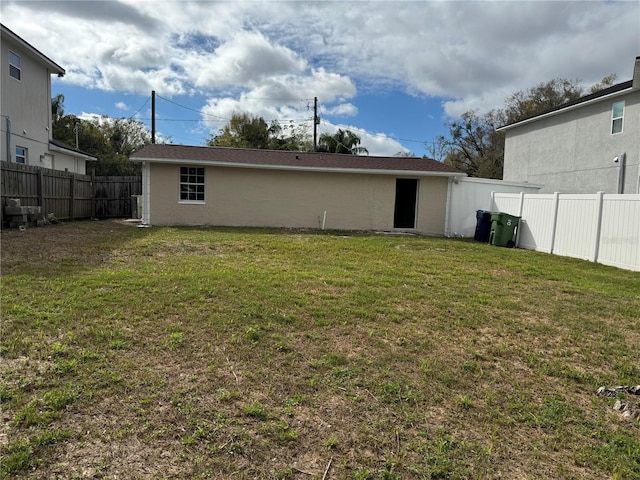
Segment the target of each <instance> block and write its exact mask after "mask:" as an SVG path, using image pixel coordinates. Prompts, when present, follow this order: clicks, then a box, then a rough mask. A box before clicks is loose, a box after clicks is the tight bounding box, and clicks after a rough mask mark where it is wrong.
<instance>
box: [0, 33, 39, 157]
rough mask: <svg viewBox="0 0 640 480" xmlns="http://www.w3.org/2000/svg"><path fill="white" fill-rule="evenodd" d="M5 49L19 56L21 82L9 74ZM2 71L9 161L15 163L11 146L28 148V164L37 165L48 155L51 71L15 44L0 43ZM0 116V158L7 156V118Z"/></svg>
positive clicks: (0, 84) (3, 112)
mask: <svg viewBox="0 0 640 480" xmlns="http://www.w3.org/2000/svg"><path fill="white" fill-rule="evenodd" d="M9 50H11V51H12V52H14V53H15V54H17V55H19V56H20V57H21V67H22V68H21V69H22V75H21V77H22V78H21V80H16V79H15V78H13V77H11V76H10V75H9ZM0 58H2V68H1V74H0V90H2V97H1V100H2V104H1V105H2V115H5V116H9V118H10V120H11V146H10V152H9V153H10V158H11V161H13V162H15V147H16V146H20V147H24V148H26V149H28V160H27V163H28V164H29V165H37V166H44V165H41V155H44V154H45V153H49V152H48V146H49V135H50V131H49V129H48V128H49V126H50V125H51V81H50V74H51V72H50V71H49V70H48V69H47V68H46V67H44V66H43V65H42V64H41V63H40V62H38V61H37V60H36V58H35V57H33V56H32V55H30V54H29V52H28V51H26V50H25V49H23V48H21V47H20V45H19V44H17V43H15V42H12V41H9V40H5V39H4V38H3V40H2V55H1V57H0ZM5 116H3V117H2V121H1V124H2V126H1V128H2V132H1V135H0V142H1V143H2V147H1V148H0V152H1V153H0V155H1V156H2V160H7V159H8V154H7V141H6V140H7V139H6V131H7V119H6V117H5Z"/></svg>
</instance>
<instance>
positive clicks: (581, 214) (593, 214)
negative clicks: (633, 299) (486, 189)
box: [491, 192, 640, 271]
mask: <svg viewBox="0 0 640 480" xmlns="http://www.w3.org/2000/svg"><path fill="white" fill-rule="evenodd" d="M491 197H492V210H497V211H500V212H504V213H508V214H510V215H515V216H518V217H521V221H520V228H519V229H518V234H517V241H516V246H517V247H520V248H526V249H528V250H538V251H542V252H547V253H554V254H556V255H565V256H568V257H576V258H582V259H584V260H590V261H592V262H598V263H602V264H604V265H612V266H615V267H620V268H624V269H627V270H634V271H640V195H635V194H634V195H629V194H625V195H617V194H604V193H602V192H599V193H596V194H593V195H572V194H561V193H554V194H525V193H520V194H509V193H495V192H494V193H492V195H491Z"/></svg>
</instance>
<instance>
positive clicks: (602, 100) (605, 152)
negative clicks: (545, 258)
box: [498, 57, 640, 193]
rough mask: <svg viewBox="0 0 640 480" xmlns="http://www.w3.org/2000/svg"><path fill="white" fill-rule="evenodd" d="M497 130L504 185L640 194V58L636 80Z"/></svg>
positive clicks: (551, 190)
mask: <svg viewBox="0 0 640 480" xmlns="http://www.w3.org/2000/svg"><path fill="white" fill-rule="evenodd" d="M498 130H502V131H504V132H505V135H506V138H505V148H504V174H503V179H504V180H507V181H513V182H529V183H535V184H541V185H544V187H543V189H541V191H540V193H552V192H561V193H595V192H598V191H603V192H605V193H640V57H637V58H636V59H635V65H634V70H633V78H632V80H629V81H627V82H623V83H620V84H617V85H613V86H611V87H609V88H606V89H604V90H601V91H599V92H596V93H593V94H590V95H587V96H584V97H581V98H579V99H577V100H574V101H572V102H569V103H566V104H564V105H561V106H559V107H557V108H554V109H552V110H550V111H547V112H544V113H541V114H539V115H536V116H535V117H532V118H528V119H526V120H522V121H519V122H515V123H512V124H510V125H506V126H504V127H501V128H500V129H498Z"/></svg>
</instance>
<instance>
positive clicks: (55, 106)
mask: <svg viewBox="0 0 640 480" xmlns="http://www.w3.org/2000/svg"><path fill="white" fill-rule="evenodd" d="M51 114H52V115H53V120H54V121H55V120H57V119H58V118H60V117H62V116H63V115H64V95H63V94H62V93H59V94H57V95H56V96H55V97H53V98H52V99H51Z"/></svg>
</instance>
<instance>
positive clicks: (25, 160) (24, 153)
mask: <svg viewBox="0 0 640 480" xmlns="http://www.w3.org/2000/svg"><path fill="white" fill-rule="evenodd" d="M18 150H22V154H21V155H20V154H18ZM15 153H16V163H20V164H22V165H28V159H29V149H27V148H25V147H21V146H20V145H16V152H15ZM19 158H21V159H22V161H20V160H18V159H19Z"/></svg>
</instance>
